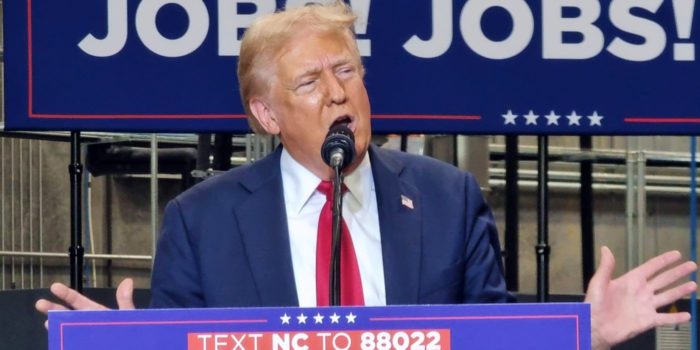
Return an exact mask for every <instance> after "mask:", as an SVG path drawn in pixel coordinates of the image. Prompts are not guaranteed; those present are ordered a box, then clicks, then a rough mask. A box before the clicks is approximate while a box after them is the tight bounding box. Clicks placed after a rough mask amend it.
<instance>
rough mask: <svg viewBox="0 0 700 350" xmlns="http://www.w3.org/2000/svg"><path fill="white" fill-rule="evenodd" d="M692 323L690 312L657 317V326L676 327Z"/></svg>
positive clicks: (662, 314) (658, 315) (661, 314)
mask: <svg viewBox="0 0 700 350" xmlns="http://www.w3.org/2000/svg"><path fill="white" fill-rule="evenodd" d="M688 321H690V313H688V312H673V313H668V314H665V313H660V314H657V315H656V319H655V322H654V323H655V326H656V327H659V326H668V325H676V324H681V323H686V322H688Z"/></svg>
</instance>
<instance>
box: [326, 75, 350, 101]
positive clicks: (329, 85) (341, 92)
mask: <svg viewBox="0 0 700 350" xmlns="http://www.w3.org/2000/svg"><path fill="white" fill-rule="evenodd" d="M325 80H326V99H327V104H328V105H329V106H330V105H332V104H341V103H344V102H345V100H346V99H347V95H346V94H345V86H344V85H343V82H342V81H341V80H340V79H339V78H338V77H337V76H335V74H333V73H326V79H325Z"/></svg>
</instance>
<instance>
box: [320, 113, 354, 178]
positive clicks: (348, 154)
mask: <svg viewBox="0 0 700 350" xmlns="http://www.w3.org/2000/svg"><path fill="white" fill-rule="evenodd" d="M321 157H322V158H323V161H324V162H326V164H328V166H330V167H331V168H339V170H342V169H344V168H345V167H347V166H348V165H350V163H352V160H353V159H354V158H355V135H353V133H352V130H350V129H349V128H348V127H347V126H345V125H344V124H337V125H334V126H332V127H331V129H330V130H328V134H327V135H326V140H325V141H323V146H321Z"/></svg>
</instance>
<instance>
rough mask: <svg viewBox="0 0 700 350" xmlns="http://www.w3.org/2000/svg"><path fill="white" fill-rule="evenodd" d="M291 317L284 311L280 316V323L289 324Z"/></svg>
mask: <svg viewBox="0 0 700 350" xmlns="http://www.w3.org/2000/svg"><path fill="white" fill-rule="evenodd" d="M290 319H291V317H289V315H287V313H285V314H284V315H282V316H280V320H282V324H289V320H290Z"/></svg>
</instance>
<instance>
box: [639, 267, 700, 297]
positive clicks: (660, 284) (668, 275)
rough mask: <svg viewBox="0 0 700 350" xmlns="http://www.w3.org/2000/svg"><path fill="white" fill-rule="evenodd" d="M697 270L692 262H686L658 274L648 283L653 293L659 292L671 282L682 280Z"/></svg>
mask: <svg viewBox="0 0 700 350" xmlns="http://www.w3.org/2000/svg"><path fill="white" fill-rule="evenodd" d="M696 269H697V265H696V264H695V263H694V262H692V261H686V262H685V263H683V264H680V265H678V266H676V267H674V268H672V269H670V270H668V271H664V272H662V273H660V274H659V275H658V276H656V277H654V278H652V280H651V281H650V286H651V287H652V288H653V290H654V291H659V290H662V289H664V288H667V287H668V286H669V285H671V284H672V283H673V282H676V281H678V280H680V279H682V278H685V277H687V276H688V275H690V274H691V273H692V272H693V271H695V270H696Z"/></svg>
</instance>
